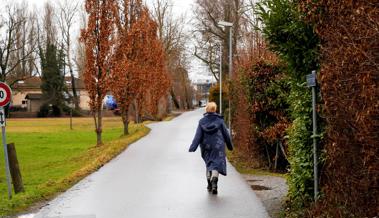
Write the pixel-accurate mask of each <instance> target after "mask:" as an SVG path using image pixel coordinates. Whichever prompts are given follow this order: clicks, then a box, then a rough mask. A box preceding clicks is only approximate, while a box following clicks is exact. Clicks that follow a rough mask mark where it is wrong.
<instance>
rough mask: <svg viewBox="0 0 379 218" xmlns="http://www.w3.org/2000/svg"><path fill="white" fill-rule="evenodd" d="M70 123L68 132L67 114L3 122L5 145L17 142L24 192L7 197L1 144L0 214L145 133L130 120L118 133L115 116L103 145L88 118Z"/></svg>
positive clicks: (69, 180)
mask: <svg viewBox="0 0 379 218" xmlns="http://www.w3.org/2000/svg"><path fill="white" fill-rule="evenodd" d="M73 126H74V127H73V128H74V129H73V130H70V127H69V119H68V118H55V119H54V118H48V119H9V120H7V143H10V142H14V143H15V145H16V150H17V156H18V161H19V164H20V168H21V174H22V178H23V182H24V187H25V192H24V193H21V194H17V195H13V198H12V200H8V197H7V186H6V180H5V166H4V165H5V161H4V149H3V146H2V145H1V147H2V148H1V149H0V217H1V216H3V215H9V214H15V213H17V212H20V211H22V210H25V209H27V208H28V207H30V206H31V205H32V204H33V203H36V202H38V201H41V200H47V199H50V198H52V197H53V196H54V195H55V194H56V193H58V192H62V191H64V190H66V189H68V188H69V187H71V186H72V185H73V184H75V183H76V182H78V181H79V180H80V179H82V178H83V177H85V176H86V175H88V174H90V173H91V172H93V171H95V170H97V169H98V168H100V167H101V166H102V165H104V164H105V163H106V162H108V161H109V160H111V159H112V158H113V157H115V156H116V155H117V154H119V153H120V152H122V151H123V150H124V149H125V148H126V147H127V145H128V144H130V143H132V142H134V141H136V140H138V139H139V138H141V137H143V136H144V135H146V134H147V133H148V132H149V129H148V128H147V127H145V126H144V125H142V124H140V125H134V124H131V125H130V134H129V135H128V136H123V137H121V134H122V133H123V126H122V122H121V120H120V118H117V117H115V118H105V119H104V128H103V141H104V145H102V146H99V147H96V146H95V144H96V134H95V131H94V122H93V119H92V118H74V119H73Z"/></svg>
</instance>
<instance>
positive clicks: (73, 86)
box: [67, 35, 80, 110]
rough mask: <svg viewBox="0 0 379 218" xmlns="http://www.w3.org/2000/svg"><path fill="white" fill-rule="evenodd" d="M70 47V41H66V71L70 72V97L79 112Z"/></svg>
mask: <svg viewBox="0 0 379 218" xmlns="http://www.w3.org/2000/svg"><path fill="white" fill-rule="evenodd" d="M69 36H70V35H69ZM70 47H71V45H70V39H68V41H67V63H68V69H69V71H70V76H71V89H72V95H73V98H74V105H75V110H80V106H79V98H78V93H77V91H76V84H75V76H74V70H73V69H72V63H71V55H70Z"/></svg>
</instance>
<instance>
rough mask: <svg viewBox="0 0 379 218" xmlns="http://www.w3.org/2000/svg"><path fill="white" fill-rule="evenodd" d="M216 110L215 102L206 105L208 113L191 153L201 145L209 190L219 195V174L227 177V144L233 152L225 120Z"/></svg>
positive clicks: (198, 131)
mask: <svg viewBox="0 0 379 218" xmlns="http://www.w3.org/2000/svg"><path fill="white" fill-rule="evenodd" d="M216 109H217V105H216V103H214V102H209V103H208V104H207V105H206V107H205V110H206V113H205V114H204V117H203V118H201V120H200V121H199V125H198V127H197V130H196V135H195V138H194V139H193V141H192V144H191V146H190V148H189V152H195V151H196V149H197V147H198V146H199V145H200V150H201V157H202V158H203V160H204V162H205V165H206V176H207V181H208V187H207V189H208V192H212V194H217V182H218V175H219V173H220V174H221V175H224V176H226V154H225V143H226V145H227V147H228V149H229V150H233V144H232V142H231V140H230V135H229V132H228V130H227V129H226V125H225V123H224V119H223V117H222V116H221V115H219V114H217V113H216Z"/></svg>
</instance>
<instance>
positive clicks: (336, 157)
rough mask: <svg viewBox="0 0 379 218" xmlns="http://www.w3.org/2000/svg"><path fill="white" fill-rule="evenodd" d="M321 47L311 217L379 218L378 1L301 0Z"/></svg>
mask: <svg viewBox="0 0 379 218" xmlns="http://www.w3.org/2000/svg"><path fill="white" fill-rule="evenodd" d="M301 2H302V4H301V6H302V7H301V8H302V10H303V11H304V13H305V14H307V15H308V18H309V19H310V21H312V22H313V23H314V25H316V30H317V33H318V35H319V37H320V38H321V39H322V43H321V54H322V59H321V62H320V63H321V72H320V84H321V93H322V96H323V99H324V101H325V107H324V108H325V117H326V120H327V126H328V128H327V132H326V145H325V149H326V154H327V159H326V164H325V168H324V173H323V175H322V176H323V178H324V179H323V180H322V184H321V185H322V188H323V193H324V194H325V196H324V197H323V198H321V199H320V201H319V203H318V205H317V207H316V208H315V209H314V211H313V214H312V216H316V217H341V218H342V217H377V216H378V215H379V30H378V28H379V1H377V0H376V1H373V0H372V1H367V0H356V1H349V0H340V1H332V0H318V1H314V0H302V1H301Z"/></svg>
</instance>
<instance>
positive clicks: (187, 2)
mask: <svg viewBox="0 0 379 218" xmlns="http://www.w3.org/2000/svg"><path fill="white" fill-rule="evenodd" d="M23 1H25V2H27V3H28V5H29V8H36V9H37V10H42V7H43V5H44V4H45V2H48V1H49V2H52V3H56V2H58V1H61V0H0V5H5V4H6V3H8V2H20V3H21V2H23ZM72 1H80V2H83V3H84V0H72ZM144 1H145V2H146V4H147V5H148V6H149V7H151V6H152V4H153V2H154V1H155V0H144ZM194 2H195V0H172V3H173V14H174V16H181V15H185V16H186V18H187V20H188V21H189V20H190V19H191V17H192V9H193V5H194ZM0 10H1V9H0ZM183 25H187V26H186V28H185V29H186V30H187V31H191V26H190V24H189V23H188V24H183ZM78 29H79V27H77V30H74V31H75V32H78V33H79V30H78ZM188 49H189V51H188V52H189V53H193V50H194V45H193V43H191V42H189V44H188ZM190 62H191V66H190V67H191V69H189V71H190V72H189V75H190V79H191V80H193V81H196V80H198V79H201V80H206V79H211V78H212V77H211V76H210V74H209V73H208V70H207V68H206V67H205V66H204V65H203V64H202V63H201V62H200V61H199V60H198V59H197V58H196V57H194V56H193V55H191V56H190Z"/></svg>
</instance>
